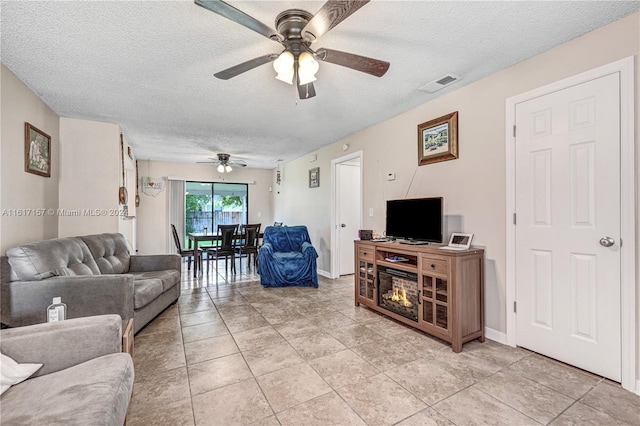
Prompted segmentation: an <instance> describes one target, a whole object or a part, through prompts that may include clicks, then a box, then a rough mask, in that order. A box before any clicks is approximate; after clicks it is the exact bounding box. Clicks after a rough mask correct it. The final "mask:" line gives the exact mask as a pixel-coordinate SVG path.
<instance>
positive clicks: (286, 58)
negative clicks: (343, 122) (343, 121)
mask: <svg viewBox="0 0 640 426" xmlns="http://www.w3.org/2000/svg"><path fill="white" fill-rule="evenodd" d="M368 2H369V0H329V1H327V2H326V3H325V4H324V5H323V6H322V8H321V9H320V10H319V11H318V13H316V14H315V15H312V14H310V13H309V12H306V11H304V10H300V9H289V10H285V11H284V12H282V13H280V14H279V15H278V16H277V18H276V28H277V31H276V30H274V29H273V28H270V27H269V26H267V25H265V24H263V23H262V22H260V21H258V20H257V19H255V18H253V17H251V16H249V15H247V14H246V13H244V12H242V11H241V10H239V9H236V8H235V7H233V6H231V5H230V4H227V3H225V2H224V1H222V0H195V3H196V4H197V5H199V6H202V7H204V8H205V9H208V10H210V11H212V12H214V13H217V14H218V15H221V16H224V17H225V18H228V19H230V20H232V21H234V22H237V23H238V24H240V25H242V26H244V27H247V28H249V29H250V30H253V31H255V32H257V33H258V34H262V35H263V36H265V37H267V38H268V39H270V40H273V41H276V42H278V43H280V44H282V45H283V46H284V51H283V52H281V53H280V54H276V53H270V54H267V55H264V56H260V57H257V58H254V59H251V60H249V61H246V62H243V63H241V64H238V65H235V66H233V67H231V68H227V69H225V70H223V71H220V72H218V73H216V74H214V75H215V76H216V77H217V78H220V79H222V80H228V79H230V78H232V77H235V76H237V75H239V74H242V73H243V72H246V71H249V70H251V69H253V68H256V67H258V66H260V65H264V64H267V63H270V62H274V61H275V62H274V68H275V70H276V72H277V73H278V76H277V77H276V78H277V79H278V80H282V81H284V82H286V83H289V84H293V85H296V86H297V88H298V95H299V96H300V99H309V98H312V97H314V96H315V95H316V91H315V88H314V87H313V82H314V81H315V80H316V79H315V73H316V72H317V71H318V62H317V61H318V60H319V61H324V62H331V63H333V64H336V65H341V66H343V67H347V68H351V69H354V70H357V71H361V72H364V73H367V74H371V75H374V76H376V77H382V76H383V75H384V74H385V73H386V72H387V70H388V69H389V62H385V61H381V60H378V59H373V58H367V57H366V56H360V55H355V54H353V53H346V52H341V51H338V50H332V49H325V48H320V49H318V50H316V51H314V50H312V49H311V44H312V43H313V42H315V41H316V40H317V39H318V38H320V37H321V36H322V35H323V34H325V33H326V32H328V31H330V30H331V29H332V28H333V27H335V26H336V25H338V24H339V23H340V22H342V21H344V20H345V19H346V18H348V17H349V16H350V15H351V14H353V13H354V12H355V11H357V10H358V9H360V8H361V7H362V6H364V5H365V4H367V3H368Z"/></svg>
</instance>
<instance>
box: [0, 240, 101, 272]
mask: <svg viewBox="0 0 640 426" xmlns="http://www.w3.org/2000/svg"><path fill="white" fill-rule="evenodd" d="M7 257H8V258H9V265H11V275H10V277H9V279H10V280H11V281H40V280H43V279H45V278H50V277H56V276H68V275H100V269H99V268H98V265H97V264H96V262H95V261H94V260H93V256H92V255H91V252H90V251H89V249H88V247H87V245H86V244H85V243H84V242H83V241H82V240H81V239H79V238H56V239H53V240H44V241H38V242H35V243H27V244H23V245H21V246H19V247H13V248H10V249H9V250H7Z"/></svg>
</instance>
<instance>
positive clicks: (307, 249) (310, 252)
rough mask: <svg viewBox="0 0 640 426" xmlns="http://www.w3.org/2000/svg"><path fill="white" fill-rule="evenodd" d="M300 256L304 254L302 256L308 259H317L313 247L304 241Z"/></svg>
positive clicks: (316, 253)
mask: <svg viewBox="0 0 640 426" xmlns="http://www.w3.org/2000/svg"><path fill="white" fill-rule="evenodd" d="M301 249H302V254H304V256H305V257H306V258H308V259H317V258H318V252H317V251H316V249H315V247H313V245H311V243H308V242H306V241H304V242H303V243H302V247H301Z"/></svg>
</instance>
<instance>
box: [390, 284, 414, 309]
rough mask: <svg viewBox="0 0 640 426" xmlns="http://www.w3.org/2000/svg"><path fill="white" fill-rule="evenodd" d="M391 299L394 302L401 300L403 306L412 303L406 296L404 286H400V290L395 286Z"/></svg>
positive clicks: (411, 304)
mask: <svg viewBox="0 0 640 426" xmlns="http://www.w3.org/2000/svg"><path fill="white" fill-rule="evenodd" d="M391 300H393V301H394V302H401V303H402V304H403V305H404V306H407V307H409V306H413V303H411V302H410V301H409V299H408V298H407V290H405V288H404V287H402V290H400V289H398V288H397V287H396V288H394V289H393V295H392V296H391Z"/></svg>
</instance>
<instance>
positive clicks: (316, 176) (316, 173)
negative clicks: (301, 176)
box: [309, 167, 320, 188]
mask: <svg viewBox="0 0 640 426" xmlns="http://www.w3.org/2000/svg"><path fill="white" fill-rule="evenodd" d="M319 186H320V167H314V168H313V169H309V188H317V187H319Z"/></svg>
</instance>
